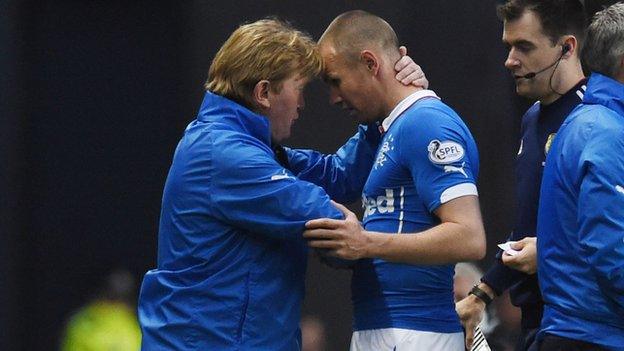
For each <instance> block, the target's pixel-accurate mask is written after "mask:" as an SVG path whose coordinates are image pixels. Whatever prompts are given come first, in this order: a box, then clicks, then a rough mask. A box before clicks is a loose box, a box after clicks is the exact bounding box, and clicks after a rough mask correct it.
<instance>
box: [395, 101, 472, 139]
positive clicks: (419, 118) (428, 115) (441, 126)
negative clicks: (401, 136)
mask: <svg viewBox="0 0 624 351" xmlns="http://www.w3.org/2000/svg"><path fill="white" fill-rule="evenodd" d="M398 121H399V122H400V127H401V129H402V130H404V131H407V132H410V134H412V135H413V133H418V134H419V135H436V134H440V133H444V132H449V131H455V132H464V131H465V130H466V126H465V124H464V122H463V121H462V119H461V118H460V117H459V115H458V114H457V113H456V112H455V111H454V110H453V109H451V108H450V107H449V106H448V105H446V104H445V103H443V102H442V101H440V100H438V99H427V100H425V101H420V102H418V103H416V104H415V105H414V106H412V107H410V108H409V109H408V110H407V111H405V113H404V116H403V117H402V118H399V120H398Z"/></svg>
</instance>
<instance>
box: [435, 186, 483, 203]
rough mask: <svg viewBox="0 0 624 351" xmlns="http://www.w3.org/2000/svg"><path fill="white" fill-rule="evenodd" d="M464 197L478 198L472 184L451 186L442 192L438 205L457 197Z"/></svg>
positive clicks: (475, 187) (475, 188)
mask: <svg viewBox="0 0 624 351" xmlns="http://www.w3.org/2000/svg"><path fill="white" fill-rule="evenodd" d="M466 195H475V196H479V193H478V192H477V186H476V185H474V184H472V183H461V184H457V185H453V186H452V187H450V188H448V189H446V190H444V191H443V192H442V195H440V203H441V204H444V203H447V202H449V201H451V200H453V199H457V198H458V197H462V196H466Z"/></svg>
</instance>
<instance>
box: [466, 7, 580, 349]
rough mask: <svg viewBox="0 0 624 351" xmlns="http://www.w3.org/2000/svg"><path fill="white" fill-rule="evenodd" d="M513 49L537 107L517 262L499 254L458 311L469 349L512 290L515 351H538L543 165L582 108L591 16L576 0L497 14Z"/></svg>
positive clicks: (523, 154)
mask: <svg viewBox="0 0 624 351" xmlns="http://www.w3.org/2000/svg"><path fill="white" fill-rule="evenodd" d="M498 15H499V17H500V18H501V20H502V21H503V23H504V30H503V42H504V43H505V45H507V47H508V48H509V54H508V57H507V60H506V61H505V67H506V68H507V69H508V70H509V71H510V73H511V74H512V75H513V77H514V79H515V82H516V92H517V93H518V95H520V96H523V97H526V98H529V99H532V100H537V102H536V103H535V104H534V105H533V106H531V108H529V110H528V111H527V112H526V113H525V114H524V116H523V118H522V128H521V135H522V138H521V140H520V146H519V150H518V156H517V159H516V167H515V168H516V169H515V172H516V174H515V175H516V181H517V183H516V189H515V190H516V195H517V202H518V206H517V209H518V210H517V211H518V212H517V218H516V223H515V226H514V229H513V232H512V233H511V235H510V237H509V239H508V240H509V241H512V242H513V243H512V244H511V245H512V248H513V249H514V250H517V251H519V252H518V253H517V254H516V255H510V254H509V253H507V252H503V251H499V252H498V254H497V260H496V262H495V263H494V264H493V265H492V267H490V269H489V270H488V271H487V272H486V274H485V275H484V276H483V277H482V278H481V282H480V283H479V284H477V285H475V287H474V288H473V290H472V291H471V294H470V295H468V297H466V298H464V299H463V300H461V301H459V302H458V303H457V304H456V309H457V313H458V314H459V316H460V319H461V321H462V324H463V326H464V328H465V329H466V346H467V347H468V348H470V345H471V344H472V341H473V331H474V328H475V327H476V326H477V325H478V324H479V322H480V321H481V318H482V315H483V311H484V309H485V307H486V305H487V304H488V303H489V302H490V301H491V300H492V299H494V298H495V297H496V296H498V295H500V294H501V293H502V292H504V291H505V290H507V289H510V295H511V301H512V303H513V304H514V305H516V306H519V307H520V308H521V310H522V323H521V328H522V330H521V337H520V340H519V342H518V345H517V346H516V350H534V349H535V348H536V347H537V345H536V343H535V335H536V334H537V331H538V330H539V326H540V321H541V319H542V313H543V305H544V303H543V300H542V297H541V295H540V290H539V286H538V283H537V275H536V274H535V272H536V270H537V259H536V238H535V236H536V227H537V210H538V202H539V192H540V184H541V180H542V172H543V169H544V161H545V158H546V154H547V153H548V151H549V149H550V145H551V143H552V141H553V140H554V137H555V135H556V133H557V130H558V129H559V127H560V126H561V124H562V123H563V121H564V120H565V118H566V116H567V115H568V114H569V113H570V112H571V111H572V110H573V109H574V108H575V107H576V106H577V105H578V104H579V103H580V102H581V100H582V98H583V94H584V91H585V83H586V80H585V77H584V75H583V71H582V67H581V61H580V49H581V45H582V42H583V37H584V28H585V22H586V20H585V12H584V9H583V5H582V4H581V3H580V2H579V1H577V0H559V1H539V0H510V1H508V2H507V3H505V4H504V5H500V6H499V7H498Z"/></svg>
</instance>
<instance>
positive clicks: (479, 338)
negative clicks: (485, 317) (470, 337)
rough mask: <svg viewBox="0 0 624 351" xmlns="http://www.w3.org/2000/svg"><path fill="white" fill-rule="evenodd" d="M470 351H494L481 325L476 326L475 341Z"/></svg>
mask: <svg viewBox="0 0 624 351" xmlns="http://www.w3.org/2000/svg"><path fill="white" fill-rule="evenodd" d="M470 351H492V349H491V348H490V345H489V344H488V342H487V340H485V335H483V332H482V331H481V326H480V325H477V327H476V328H475V333H474V341H473V342H472V348H470Z"/></svg>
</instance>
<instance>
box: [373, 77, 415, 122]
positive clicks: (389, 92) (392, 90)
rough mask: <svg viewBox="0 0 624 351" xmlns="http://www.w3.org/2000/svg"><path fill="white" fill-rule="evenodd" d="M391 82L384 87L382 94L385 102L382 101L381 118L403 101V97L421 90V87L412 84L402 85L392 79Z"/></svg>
mask: <svg viewBox="0 0 624 351" xmlns="http://www.w3.org/2000/svg"><path fill="white" fill-rule="evenodd" d="M393 79H394V77H393ZM391 83H392V84H389V86H388V87H387V88H386V90H385V92H384V95H385V99H384V100H385V102H384V107H385V109H384V116H383V118H386V117H387V116H388V115H389V114H390V112H392V110H393V109H394V108H395V107H396V106H397V105H398V104H399V102H401V101H403V99H405V98H406V97H408V96H410V95H412V94H413V93H415V92H417V91H420V90H423V88H421V87H416V86H413V85H407V86H405V85H403V84H401V82H399V81H397V80H394V81H393V82H391Z"/></svg>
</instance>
